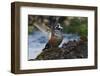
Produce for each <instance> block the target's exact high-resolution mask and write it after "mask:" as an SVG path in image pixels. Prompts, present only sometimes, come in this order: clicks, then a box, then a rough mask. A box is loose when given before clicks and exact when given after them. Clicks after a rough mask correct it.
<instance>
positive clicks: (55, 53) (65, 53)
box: [35, 40, 88, 60]
mask: <svg viewBox="0 0 100 76" xmlns="http://www.w3.org/2000/svg"><path fill="white" fill-rule="evenodd" d="M87 47H88V46H87V41H83V40H79V41H75V40H73V41H69V42H67V43H64V44H63V45H62V48H50V49H44V50H43V52H42V53H41V54H40V55H38V56H37V58H36V59H35V60H54V59H76V58H87V57H88V56H87V55H88V51H87Z"/></svg>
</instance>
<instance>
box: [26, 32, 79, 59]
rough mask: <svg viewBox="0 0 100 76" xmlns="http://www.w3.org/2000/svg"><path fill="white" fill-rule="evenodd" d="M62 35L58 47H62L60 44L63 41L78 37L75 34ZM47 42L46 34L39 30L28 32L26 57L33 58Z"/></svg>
mask: <svg viewBox="0 0 100 76" xmlns="http://www.w3.org/2000/svg"><path fill="white" fill-rule="evenodd" d="M63 37H64V38H63V41H62V43H61V44H60V45H59V47H62V44H63V43H65V42H68V41H72V40H78V39H79V36H77V35H75V34H63ZM47 42H48V38H47V36H46V35H44V34H43V33H41V32H40V31H36V32H34V33H33V34H30V35H29V37H28V59H29V60H30V59H35V58H36V57H37V56H38V55H39V54H40V53H41V52H42V49H43V48H44V47H45V45H46V43H47Z"/></svg>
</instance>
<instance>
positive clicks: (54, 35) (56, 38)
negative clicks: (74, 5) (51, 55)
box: [44, 23, 63, 49]
mask: <svg viewBox="0 0 100 76" xmlns="http://www.w3.org/2000/svg"><path fill="white" fill-rule="evenodd" d="M62 29H63V27H61V25H60V23H57V24H56V25H55V26H54V28H53V29H52V31H51V36H50V38H49V40H48V42H47V44H46V45H45V48H44V49H49V48H57V47H59V45H60V44H61V42H62V40H63V34H62Z"/></svg>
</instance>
